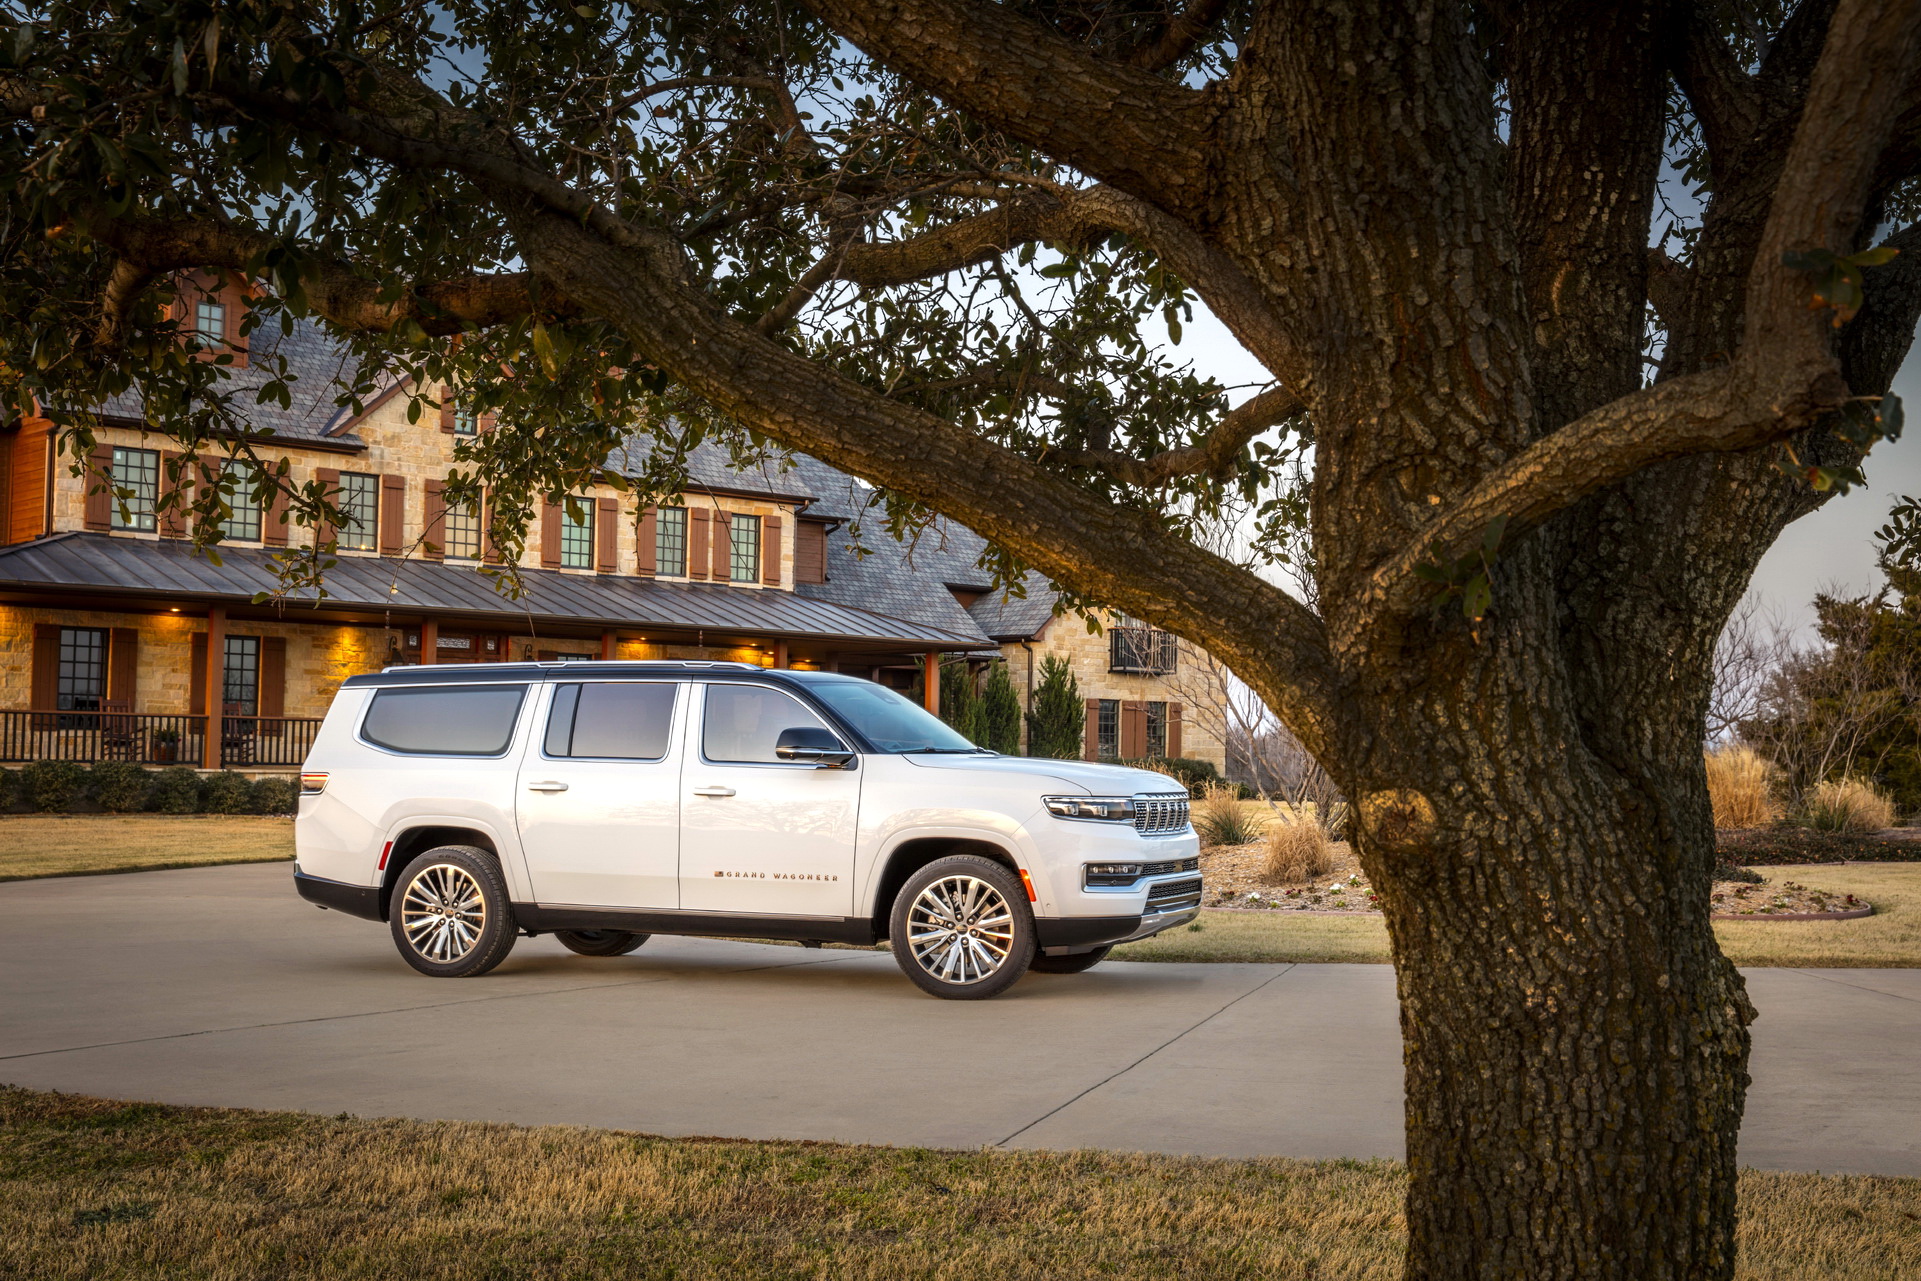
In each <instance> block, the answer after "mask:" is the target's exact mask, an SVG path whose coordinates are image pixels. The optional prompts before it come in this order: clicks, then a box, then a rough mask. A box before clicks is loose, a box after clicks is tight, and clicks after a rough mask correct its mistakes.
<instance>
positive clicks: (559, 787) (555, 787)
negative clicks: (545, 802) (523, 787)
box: [527, 779, 567, 792]
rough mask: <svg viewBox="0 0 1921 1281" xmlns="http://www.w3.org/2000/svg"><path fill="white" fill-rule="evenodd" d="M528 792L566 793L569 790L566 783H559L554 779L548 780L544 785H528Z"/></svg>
mask: <svg viewBox="0 0 1921 1281" xmlns="http://www.w3.org/2000/svg"><path fill="white" fill-rule="evenodd" d="M527 790H528V791H530V792H564V791H566V790H567V785H566V784H565V783H557V782H555V781H554V780H553V779H548V780H547V781H546V782H544V783H529V784H527Z"/></svg>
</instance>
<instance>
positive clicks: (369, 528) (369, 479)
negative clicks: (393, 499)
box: [334, 471, 380, 552]
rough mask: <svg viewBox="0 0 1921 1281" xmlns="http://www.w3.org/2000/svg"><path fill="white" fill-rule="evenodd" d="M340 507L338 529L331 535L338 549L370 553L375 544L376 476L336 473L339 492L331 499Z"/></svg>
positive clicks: (377, 522)
mask: <svg viewBox="0 0 1921 1281" xmlns="http://www.w3.org/2000/svg"><path fill="white" fill-rule="evenodd" d="M334 503H335V505H336V506H338V507H339V508H340V529H339V532H338V533H337V534H336V535H335V537H337V538H338V539H339V540H340V549H341V550H342V551H348V552H370V551H373V550H374V549H375V548H376V547H377V546H379V537H380V478H379V477H378V476H369V475H366V474H365V473H363V472H353V471H343V472H341V473H340V494H339V496H338V497H337V498H335V499H334Z"/></svg>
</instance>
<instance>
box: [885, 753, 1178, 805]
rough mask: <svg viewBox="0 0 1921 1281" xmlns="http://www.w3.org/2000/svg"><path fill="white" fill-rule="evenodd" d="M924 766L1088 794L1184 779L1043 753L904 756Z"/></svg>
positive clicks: (1159, 788)
mask: <svg viewBox="0 0 1921 1281" xmlns="http://www.w3.org/2000/svg"><path fill="white" fill-rule="evenodd" d="M901 759H902V760H905V761H909V762H911V763H913V764H914V765H918V766H920V767H921V768H922V769H951V770H966V771H968V772H970V773H976V774H1024V775H1026V776H1027V777H1029V778H1052V779H1055V780H1057V781H1059V782H1061V783H1063V784H1065V785H1067V786H1068V787H1072V788H1079V789H1080V790H1081V791H1083V792H1085V793H1086V794H1087V795H1089V796H1133V795H1135V794H1137V793H1140V792H1179V793H1181V794H1182V795H1183V796H1185V795H1186V794H1187V789H1186V788H1185V787H1183V786H1182V785H1181V781H1180V780H1179V779H1175V778H1169V777H1168V776H1167V775H1165V774H1156V773H1155V772H1154V771H1153V770H1146V769H1133V768H1131V767H1130V766H1126V765H1100V764H1097V763H1095V762H1093V761H1057V760H1049V759H1047V758H1046V757H1041V756H931V755H930V756H911V755H910V756H903V757H902V758H901Z"/></svg>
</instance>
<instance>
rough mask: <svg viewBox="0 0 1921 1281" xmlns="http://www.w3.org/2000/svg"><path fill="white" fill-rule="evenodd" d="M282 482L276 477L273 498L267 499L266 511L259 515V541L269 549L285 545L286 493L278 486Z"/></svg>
mask: <svg viewBox="0 0 1921 1281" xmlns="http://www.w3.org/2000/svg"><path fill="white" fill-rule="evenodd" d="M282 483H283V482H282V481H281V480H280V478H278V477H276V478H275V480H274V487H273V496H272V497H270V498H269V499H267V509H266V510H265V511H263V512H261V513H260V541H261V542H263V543H265V544H266V545H267V546H269V547H285V546H286V545H287V491H286V490H284V489H282V488H281V487H280V486H281V484H282Z"/></svg>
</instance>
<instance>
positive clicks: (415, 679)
mask: <svg viewBox="0 0 1921 1281" xmlns="http://www.w3.org/2000/svg"><path fill="white" fill-rule="evenodd" d="M300 793H301V795H300V817H299V820H298V822H297V823H296V824H295V829H294V830H295V844H296V848H297V851H298V854H297V857H298V861H297V862H296V864H295V868H294V884H295V886H296V887H297V888H298V889H299V891H300V893H301V895H302V896H303V897H305V898H306V899H308V900H309V901H311V902H314V903H317V904H319V905H320V906H322V907H325V908H332V909H334V910H336V911H342V912H347V913H349V914H351V915H354V916H361V917H365V918H367V919H369V920H374V921H386V922H387V923H388V925H389V927H390V929H391V931H392V934H393V939H394V943H395V944H396V946H398V947H399V949H400V954H401V955H402V956H403V957H405V958H406V959H407V962H408V964H410V965H412V966H413V967H414V968H415V969H417V970H419V971H421V972H422V973H423V974H431V975H436V976H446V977H458V976H463V975H474V974H484V973H486V972H487V971H488V970H491V969H492V968H493V967H494V966H496V965H498V964H500V962H501V961H502V960H504V959H505V958H506V956H507V953H508V952H509V951H510V950H511V949H512V948H513V945H514V939H515V937H516V936H517V935H518V934H521V933H525V934H527V935H530V936H532V935H537V934H548V933H551V934H553V935H554V936H555V937H556V938H558V939H559V940H560V941H561V942H562V943H563V944H564V945H566V946H567V947H569V948H571V949H572V950H573V951H575V952H579V953H582V954H584V955H588V956H619V955H621V954H623V953H626V952H631V951H633V950H634V949H635V948H637V947H639V946H640V945H641V944H642V943H644V942H645V941H646V940H647V937H648V935H650V934H705V935H720V936H728V937H742V938H764V939H792V940H798V941H800V942H802V943H805V944H807V945H809V946H814V947H818V946H819V945H820V944H821V943H823V942H845V943H859V944H873V943H875V942H877V941H878V940H880V939H883V938H885V939H890V940H891V941H892V945H893V950H894V955H895V957H896V958H897V959H898V960H899V962H900V966H901V968H902V969H903V970H905V971H906V972H907V976H908V977H909V978H911V979H912V980H913V981H914V982H915V983H917V984H919V985H920V987H921V988H922V989H923V990H925V991H927V992H930V993H932V994H934V995H935V996H941V997H951V998H957V999H963V1000H964V999H970V998H979V997H988V996H993V995H995V994H996V993H999V992H1001V991H1003V990H1005V989H1006V988H1007V987H1008V986H1009V985H1011V984H1012V983H1013V982H1014V981H1015V980H1016V979H1018V978H1020V976H1021V975H1022V974H1023V973H1025V972H1026V971H1027V970H1029V969H1036V970H1042V971H1046V972H1050V973H1074V972H1078V971H1080V970H1085V969H1087V968H1089V967H1091V966H1093V965H1094V964H1095V963H1097V962H1098V961H1099V960H1100V959H1101V958H1102V957H1103V956H1105V955H1106V954H1107V952H1108V949H1109V948H1111V947H1112V946H1113V945H1114V944H1116V943H1122V942H1126V941H1128V940H1130V939H1138V938H1146V937H1147V936H1148V935H1150V934H1154V933H1157V932H1158V931H1161V930H1164V929H1167V928H1169V927H1170V926H1175V925H1180V924H1182V923H1184V922H1186V921H1190V920H1192V919H1194V917H1195V916H1196V915H1198V914H1199V911H1200V901H1201V877H1200V870H1199V868H1200V861H1199V852H1200V851H1199V842H1198V841H1197V840H1196V838H1195V836H1194V831H1193V829H1192V827H1190V826H1189V824H1188V815H1187V793H1186V792H1184V791H1181V790H1179V787H1178V785H1177V784H1174V783H1173V782H1172V780H1170V779H1168V778H1167V777H1166V776H1164V775H1161V774H1155V773H1151V772H1148V771H1144V770H1135V769H1126V768H1122V767H1119V766H1113V765H1092V764H1084V763H1082V762H1079V761H1058V760H1041V759H1032V758H1027V757H1012V756H1001V755H999V754H997V753H994V752H990V751H986V750H984V749H981V748H977V747H975V746H973V745H972V744H971V743H969V742H968V741H967V740H966V739H965V738H963V737H962V736H961V735H959V734H957V733H956V732H955V731H954V730H953V729H951V728H949V727H948V726H947V725H946V724H944V723H943V722H942V721H941V720H940V719H939V718H937V717H935V716H933V715H931V714H930V713H928V712H927V711H925V710H924V709H922V708H921V707H919V706H917V705H916V704H915V703H913V702H912V701H910V700H909V699H906V698H903V697H901V696H900V695H899V694H896V693H895V692H893V691H892V690H890V689H887V688H886V687H884V686H881V685H877V684H874V683H873V682H871V681H866V680H860V679H857V678H854V677H851V676H839V675H833V674H830V673H826V672H789V671H765V670H762V669H761V668H758V667H752V666H748V665H746V664H737V663H719V662H715V663H692V662H689V663H617V662H603V663H579V662H576V663H501V664H488V665H486V666H477V667H464V668H452V667H405V668H394V669H390V670H388V671H385V672H381V673H380V674H378V675H373V676H355V677H353V678H351V679H349V680H348V681H347V682H346V684H345V685H344V686H343V687H342V688H341V690H340V693H339V695H338V696H337V697H335V699H334V702H333V706H332V708H331V709H329V711H328V713H327V719H326V722H325V724H323V725H322V726H321V729H320V734H319V737H318V738H317V739H316V740H315V742H314V747H313V751H312V753H311V754H310V755H309V756H308V758H307V763H306V766H305V768H304V771H303V773H302V774H301V780H300Z"/></svg>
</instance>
